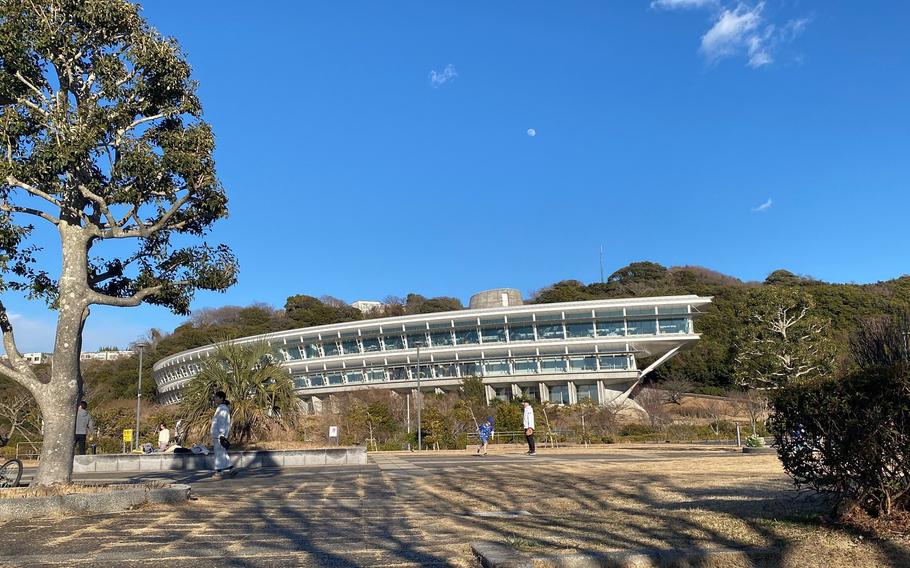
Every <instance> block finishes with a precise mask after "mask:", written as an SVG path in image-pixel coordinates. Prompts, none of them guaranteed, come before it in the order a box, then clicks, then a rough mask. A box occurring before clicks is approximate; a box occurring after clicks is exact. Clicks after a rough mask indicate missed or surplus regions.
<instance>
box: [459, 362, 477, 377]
mask: <svg viewBox="0 0 910 568" xmlns="http://www.w3.org/2000/svg"><path fill="white" fill-rule="evenodd" d="M458 371H459V372H460V373H461V376H462V377H479V376H480V365H479V364H478V363H475V362H473V361H471V362H468V363H459V364H458Z"/></svg>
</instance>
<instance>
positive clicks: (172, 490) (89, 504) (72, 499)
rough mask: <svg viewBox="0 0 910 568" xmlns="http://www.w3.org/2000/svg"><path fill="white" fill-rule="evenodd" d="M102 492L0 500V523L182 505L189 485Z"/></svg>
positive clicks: (127, 488)
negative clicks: (146, 506) (163, 505)
mask: <svg viewBox="0 0 910 568" xmlns="http://www.w3.org/2000/svg"><path fill="white" fill-rule="evenodd" d="M119 487H122V489H120V488H117V489H113V490H111V491H109V492H105V493H74V494H71V495H54V496H51V497H22V498H8V499H0V521H12V520H15V519H31V518H35V517H56V516H62V515H90V514H93V513H118V512H121V511H127V510H129V509H132V508H135V507H138V506H140V505H146V504H156V505H158V504H167V503H182V502H184V501H186V500H187V499H189V497H190V486H189V485H184V484H174V485H168V486H165V487H148V486H142V485H135V486H133V487H130V486H129V485H121V486H119Z"/></svg>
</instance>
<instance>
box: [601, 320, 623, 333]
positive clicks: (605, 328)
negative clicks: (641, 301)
mask: <svg viewBox="0 0 910 568" xmlns="http://www.w3.org/2000/svg"><path fill="white" fill-rule="evenodd" d="M625 334H626V323H625V322H624V321H623V320H618V321H598V322H597V336H598V337H613V336H622V335H625Z"/></svg>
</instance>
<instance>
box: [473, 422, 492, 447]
mask: <svg viewBox="0 0 910 568" xmlns="http://www.w3.org/2000/svg"><path fill="white" fill-rule="evenodd" d="M477 434H478V437H479V438H480V445H479V446H477V455H484V456H485V455H487V443H488V442H489V441H490V438H491V437H492V436H493V417H492V416H487V419H486V420H485V421H484V423H483V424H481V425H480V428H478V430H477ZM480 450H483V454H481V453H480Z"/></svg>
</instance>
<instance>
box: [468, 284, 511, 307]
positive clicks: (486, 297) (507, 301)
mask: <svg viewBox="0 0 910 568" xmlns="http://www.w3.org/2000/svg"><path fill="white" fill-rule="evenodd" d="M522 303H523V302H522V301H521V292H519V291H518V290H516V289H515V288H495V289H493V290H484V291H483V292H478V293H476V294H474V295H473V296H471V301H470V304H469V306H470V308H471V309H472V310H478V309H483V308H507V307H509V306H520V305H522Z"/></svg>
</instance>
